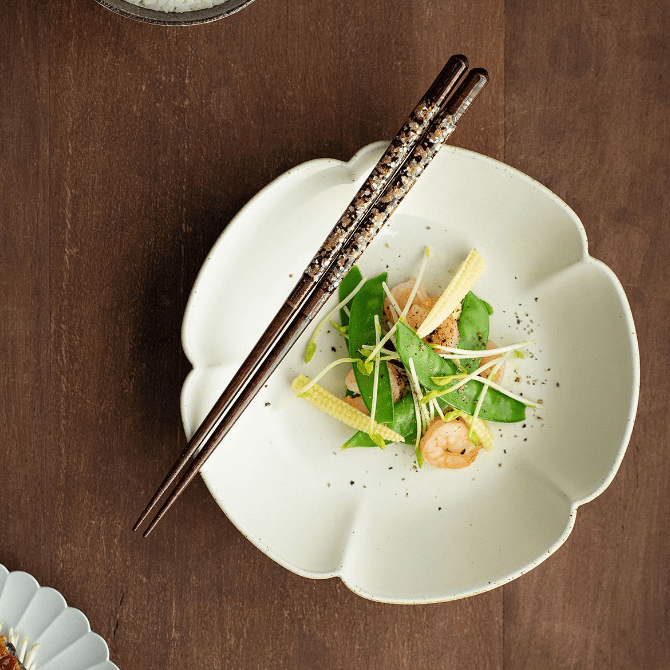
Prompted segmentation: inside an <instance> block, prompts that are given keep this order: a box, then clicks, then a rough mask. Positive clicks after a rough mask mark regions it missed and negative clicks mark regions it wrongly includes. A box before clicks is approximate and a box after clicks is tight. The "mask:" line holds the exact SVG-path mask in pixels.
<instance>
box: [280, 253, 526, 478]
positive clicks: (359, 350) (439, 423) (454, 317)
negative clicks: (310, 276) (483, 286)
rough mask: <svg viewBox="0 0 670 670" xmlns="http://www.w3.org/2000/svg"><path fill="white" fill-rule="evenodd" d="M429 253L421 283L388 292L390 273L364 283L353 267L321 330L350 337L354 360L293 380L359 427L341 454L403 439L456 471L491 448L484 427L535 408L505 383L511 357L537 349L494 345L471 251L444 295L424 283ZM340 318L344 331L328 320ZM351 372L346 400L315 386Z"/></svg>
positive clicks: (421, 458) (428, 459)
mask: <svg viewBox="0 0 670 670" xmlns="http://www.w3.org/2000/svg"><path fill="white" fill-rule="evenodd" d="M429 256H430V250H429V249H426V253H425V254H424V258H423V262H422V264H421V267H420V268H419V271H418V273H417V277H416V278H410V279H408V280H406V281H405V282H402V283H400V284H398V285H397V286H395V287H394V288H393V289H389V288H388V285H387V283H386V282H387V279H388V276H387V273H382V274H380V275H379V276H377V277H374V278H372V279H368V280H366V279H365V278H363V276H362V274H361V272H360V270H359V269H358V268H354V270H352V271H351V272H350V273H349V274H348V275H347V277H346V278H345V280H344V281H343V282H342V284H341V286H340V293H339V297H340V303H339V304H338V305H337V306H336V307H335V309H334V310H333V311H331V312H330V313H329V314H328V315H327V316H326V317H325V318H324V319H323V320H322V321H321V323H320V324H319V325H318V326H317V328H316V330H315V332H314V335H313V336H312V339H310V342H309V345H308V349H307V353H306V355H305V361H306V362H309V361H310V360H311V358H312V355H313V353H314V351H315V349H316V337H317V335H318V333H319V332H320V331H321V330H322V329H323V327H324V326H325V325H326V324H327V323H331V325H332V326H333V327H334V328H335V329H336V330H337V331H338V332H339V333H340V334H341V335H342V336H343V337H344V338H345V341H346V346H347V349H348V353H349V356H350V357H345V358H340V359H338V360H336V361H333V362H332V363H330V364H329V365H328V366H326V368H324V370H323V371H321V372H320V373H319V374H318V375H317V376H316V377H315V378H314V379H312V380H310V379H308V378H307V377H305V376H304V375H300V376H299V377H296V379H295V380H294V381H293V384H292V387H293V390H294V391H295V392H296V393H297V394H298V395H299V397H301V398H305V399H306V400H308V401H309V402H311V403H312V404H313V405H315V406H317V407H319V408H320V409H322V410H324V411H325V412H326V413H328V414H330V415H331V416H333V417H334V418H335V419H338V420H340V421H342V422H343V423H346V424H347V425H349V426H352V427H354V428H356V429H357V430H358V432H357V433H356V434H355V435H354V436H353V437H351V438H350V439H349V440H347V441H346V442H345V443H344V445H343V446H342V448H343V449H346V448H352V447H374V446H377V447H380V448H381V449H385V448H386V445H387V444H388V443H391V442H404V443H406V444H410V445H412V446H413V447H414V452H415V455H416V460H417V463H418V466H419V467H421V466H422V465H423V464H424V462H425V463H427V464H428V465H432V466H435V467H438V468H449V469H459V468H464V467H467V466H469V465H471V464H472V463H473V462H474V460H475V458H476V457H477V453H478V451H479V450H480V449H482V448H483V449H485V450H487V451H490V450H491V449H492V448H493V434H492V433H491V431H490V429H489V427H488V425H487V423H486V421H494V422H504V423H518V422H520V421H523V420H524V419H525V418H526V407H533V408H534V407H536V406H537V403H536V402H533V401H530V400H528V399H526V398H523V397H522V396H520V395H518V394H515V393H513V392H512V391H509V390H507V389H505V388H504V387H503V386H501V385H500V384H499V382H500V381H501V379H502V376H503V373H504V367H505V361H506V360H507V359H508V358H509V356H510V355H516V356H519V357H523V354H522V353H521V350H522V349H524V348H525V347H527V346H528V345H529V344H531V343H530V342H528V341H523V342H519V343H516V344H512V345H507V346H505V347H502V348H498V347H497V346H496V345H495V344H494V343H493V341H492V340H490V339H489V316H490V315H491V314H492V313H493V308H492V307H491V305H490V304H489V303H487V302H486V301H484V300H482V299H480V298H479V297H477V296H476V295H475V294H474V293H473V292H472V290H471V289H472V288H473V285H474V284H475V282H476V281H477V279H478V278H479V277H480V275H481V274H482V273H483V271H484V260H483V259H482V257H481V256H480V255H479V253H478V252H477V251H476V250H474V249H473V250H472V251H471V252H470V254H469V255H468V257H467V258H466V259H465V260H464V261H463V263H462V264H461V266H460V267H459V269H458V271H457V272H456V274H455V275H454V277H453V279H452V280H451V282H450V283H449V285H448V286H447V288H446V289H445V290H444V292H443V293H442V295H441V296H439V297H437V296H431V295H429V293H428V292H427V290H426V288H425V287H424V286H423V285H422V284H421V279H422V277H423V274H424V271H425V268H426V264H427V262H428V259H429ZM338 311H339V313H340V324H339V325H338V324H335V323H333V322H332V321H331V319H332V317H333V316H335V313H336V312H338ZM341 363H345V364H348V365H351V370H350V372H349V374H348V375H347V378H346V386H347V395H346V397H345V398H344V399H339V398H337V397H336V396H333V395H332V394H330V393H329V392H328V391H326V389H324V388H322V387H321V386H320V385H319V384H317V382H318V381H319V380H320V379H321V377H323V376H324V375H325V374H327V373H328V372H329V371H330V370H331V369H333V368H334V367H335V366H337V365H338V364H341Z"/></svg>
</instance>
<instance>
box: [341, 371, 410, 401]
mask: <svg viewBox="0 0 670 670" xmlns="http://www.w3.org/2000/svg"><path fill="white" fill-rule="evenodd" d="M388 370H389V379H390V380H391V393H392V395H393V402H394V403H396V402H398V400H400V398H401V397H402V394H403V392H404V390H405V379H404V377H403V375H402V374H401V373H400V371H399V370H398V368H397V367H395V365H392V364H390V363H389V364H388ZM344 383H345V384H346V386H347V388H348V389H349V390H350V391H351V392H352V393H357V394H360V390H359V389H358V384H357V383H356V375H355V374H354V371H353V369H351V370H349V374H347V378H346V379H345V380H344ZM350 404H351V403H350ZM358 409H360V407H358Z"/></svg>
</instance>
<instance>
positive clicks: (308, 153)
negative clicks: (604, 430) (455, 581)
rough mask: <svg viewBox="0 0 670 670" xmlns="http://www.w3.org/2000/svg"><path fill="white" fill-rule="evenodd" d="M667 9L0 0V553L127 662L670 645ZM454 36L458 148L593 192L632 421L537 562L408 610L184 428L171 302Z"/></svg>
mask: <svg viewBox="0 0 670 670" xmlns="http://www.w3.org/2000/svg"><path fill="white" fill-rule="evenodd" d="M669 35H670V5H668V3H667V2H666V1H665V0H639V1H637V0H632V2H629V3H619V2H615V1H614V0H605V1H604V2H599V3H595V2H587V1H586V0H566V2H564V3H555V2H550V1H549V0H537V2H526V1H525V0H505V1H503V0H474V1H473V2H466V1H465V0H407V1H405V2H388V1H384V0H356V1H355V2H354V1H353V0H348V1H344V2H335V3H327V2H323V0H257V1H256V2H255V3H253V4H252V5H250V6H249V7H248V8H246V9H245V10H243V11H242V12H240V13H238V14H235V15H234V16H232V17H229V18H227V19H225V20H222V21H218V22H215V23H212V24H208V25H204V26H197V27H191V28H163V27H156V26H150V25H146V24H142V23H138V22H134V21H131V20H128V19H124V18H122V17H119V16H117V15H115V14H113V13H111V12H109V11H107V10H105V9H104V8H102V7H101V6H99V5H98V4H97V3H96V2H94V0H58V2H51V3H46V2H44V1H43V0H22V1H21V2H6V3H3V4H2V7H0V100H1V107H0V142H1V145H0V146H1V150H0V347H1V349H0V352H1V355H0V406H1V407H2V411H3V415H2V418H3V421H2V424H1V426H0V444H2V445H3V447H2V449H3V451H4V460H5V464H6V472H7V475H6V478H5V482H4V496H3V497H4V500H5V503H4V505H3V511H4V514H3V520H4V527H3V539H2V542H0V563H2V564H4V565H5V566H6V567H7V568H8V569H10V570H25V571H27V572H30V573H31V574H33V575H34V576H35V577H36V578H37V579H38V580H39V582H40V583H42V584H45V585H49V586H52V587H54V588H56V589H58V590H59V591H60V592H61V593H62V594H63V595H64V596H65V598H66V599H67V601H68V603H69V604H70V605H72V606H74V607H77V608H79V609H81V610H82V611H84V612H85V613H86V615H87V616H88V617H89V620H90V622H91V627H92V629H93V630H94V631H96V632H98V633H99V634H100V635H102V637H103V638H105V640H106V641H107V643H108V644H109V647H110V654H111V659H112V661H113V662H114V663H116V664H117V665H118V666H119V668H121V670H123V669H124V668H126V669H127V668H136V667H137V668H145V669H146V670H152V669H154V668H155V669H158V668H160V669H161V670H167V669H171V668H175V669H176V668H182V667H186V666H194V667H204V668H231V669H232V668H235V669H240V670H242V669H244V670H247V669H249V670H250V669H252V668H253V669H256V668H258V669H261V668H263V669H264V668H299V669H303V668H304V669H307V668H310V669H311V668H338V669H340V668H341V669H354V668H389V669H391V670H393V669H396V668H421V669H423V670H429V669H430V670H433V669H438V668H476V669H492V670H537V669H538V668H546V669H550V668H551V669H554V668H557V669H558V668H560V669H563V668H578V669H581V668H608V669H609V668H614V669H617V670H629V669H644V670H664V669H667V668H668V667H670V592H669V586H670V579H669V576H670V575H669V561H670V540H669V539H668V538H669V535H668V532H667V529H668V527H670V484H668V472H669V471H670V435H669V431H668V421H667V418H666V416H667V405H668V401H669V400H670V381H669V380H670V366H669V364H668V360H669V359H668V355H667V353H666V351H665V347H664V345H663V342H664V335H663V333H664V331H665V329H666V314H667V312H668V307H669V306H668V295H669V292H668V289H669V288H670V286H669V280H668V271H667V265H668V259H669V258H670V253H669V252H670V249H669V240H670V231H669V226H668V221H669V218H670V215H669V214H668V212H669V211H670V196H669V195H668V193H669V190H668V183H669V182H670V159H669V158H668V153H669V152H668V147H669V146H670V81H669V76H668V73H669V72H670V41H669V37H668V36H669ZM452 53H465V54H467V55H468V57H469V58H470V62H471V64H472V65H477V66H481V67H485V68H487V69H488V71H489V73H490V75H491V85H490V86H489V87H488V88H487V90H486V94H485V95H483V96H482V99H481V100H480V101H478V103H477V105H476V106H475V107H474V108H473V110H472V112H471V113H470V114H469V115H468V118H467V119H466V120H465V121H464V122H463V124H462V126H461V127H460V128H459V130H458V132H457V134H456V135H455V136H454V143H455V144H458V145H460V146H464V147H467V148H470V149H473V150H476V151H478V152H481V153H483V154H486V155H489V156H492V157H494V158H497V159H500V160H503V161H505V162H507V163H509V164H511V165H513V166H515V167H517V168H519V169H521V170H522V171H524V172H526V173H528V174H529V175H531V176H532V177H534V178H536V179H538V180H539V181H540V182H542V183H544V184H545V185H547V186H548V187H549V188H551V189H552V190H554V191H555V192H556V193H557V194H558V195H559V196H560V197H561V198H563V199H564V200H565V201H566V202H568V204H570V206H571V207H572V208H573V209H574V210H575V211H576V212H577V214H578V215H579V216H580V218H581V220H582V221H583V223H584V227H585V229H586V231H587V234H588V238H589V249H590V253H591V254H592V255H593V256H595V257H596V258H599V259H601V260H603V261H604V262H605V263H607V264H608V265H609V266H610V267H611V268H612V269H613V270H614V272H615V273H616V274H617V275H618V277H619V278H620V280H621V282H622V283H623V286H624V288H625V290H626V292H627V295H628V297H629V299H630V302H631V306H632V309H633V313H634V317H635V320H636V325H637V329H638V335H639V342H640V349H641V358H642V385H641V400H640V409H639V412H638V418H637V423H636V428H635V430H634V432H633V437H632V440H631V443H630V445H629V448H628V451H627V454H626V457H625V458H624V461H623V464H622V466H621V469H620V471H619V473H618V474H617V476H616V478H615V479H614V481H613V483H612V484H611V486H610V487H609V488H608V489H607V490H606V491H605V492H604V493H603V494H602V495H601V496H600V497H599V498H597V499H596V500H595V501H593V502H591V503H588V504H587V505H585V506H583V507H582V508H580V511H579V514H578V518H577V523H576V526H575V528H574V531H573V532H572V534H571V535H570V537H569V539H568V540H567V542H566V543H565V544H564V545H563V546H562V547H561V548H560V549H559V550H558V551H557V552H556V553H555V554H554V555H553V556H551V557H550V558H549V559H548V560H547V561H545V562H544V563H542V564H541V565H540V566H539V567H538V568H536V569H535V570H533V571H531V572H530V573H528V574H526V575H524V576H523V577H521V578H520V579H518V580H516V581H514V582H512V583H510V584H508V585H507V586H505V587H503V588H499V589H496V590H494V591H491V592H489V593H485V594H482V595H479V596H475V597H472V598H469V599H466V600H462V601H457V602H452V603H441V604H435V605H422V606H392V605H384V604H380V603H374V602H370V601H367V600H363V599H361V598H360V597H358V596H355V595H354V594H352V593H351V592H350V591H349V590H348V589H347V588H346V587H345V586H344V585H343V584H342V583H341V582H339V581H338V580H335V579H331V580H321V581H311V580H307V579H304V578H301V577H298V576H296V575H294V574H292V573H290V572H288V571H287V570H285V569H283V568H281V567H279V566H278V565H276V564H275V563H273V562H272V561H271V560H270V559H269V558H267V557H266V556H265V555H264V554H262V553H261V552H260V551H258V550H257V549H256V548H255V547H254V546H253V545H252V544H251V543H250V542H248V541H247V540H246V539H245V538H244V537H243V536H242V535H241V534H240V533H239V532H238V531H237V530H236V529H235V528H234V527H233V525H232V524H231V523H230V522H229V521H228V520H227V519H226V517H225V516H224V515H223V514H222V512H221V511H220V509H219V508H218V507H217V505H216V503H215V502H214V500H213V499H212V498H211V497H210V495H209V494H208V492H207V490H206V488H205V486H204V485H203V484H202V482H201V481H200V480H199V479H198V480H197V481H196V482H194V484H193V485H192V486H191V487H190V488H189V490H188V491H187V493H186V494H185V495H184V496H183V498H182V499H180V501H179V502H178V504H177V505H175V507H174V508H173V510H171V512H170V514H169V515H168V516H167V517H166V518H165V519H164V520H163V522H162V523H161V525H160V526H159V527H158V528H157V530H156V531H155V532H154V533H153V534H152V536H151V537H150V538H149V539H148V540H143V539H142V537H141V536H139V535H136V534H133V533H132V532H131V530H130V528H131V526H132V524H133V522H134V520H135V519H136V517H137V515H138V514H139V512H140V511H141V509H142V508H143V506H144V504H145V502H146V501H147V500H148V498H149V497H150V494H151V493H152V492H153V490H154V488H155V487H156V486H157V485H158V483H159V482H160V480H161V478H162V476H163V475H164V474H165V472H166V471H167V470H168V468H169V466H170V465H171V464H172V462H173V461H174V459H175V458H176V456H177V455H178V454H179V452H180V451H181V449H182V448H183V446H184V436H183V433H182V428H181V423H180V417H179V404H178V402H179V392H180V388H181V384H182V382H183V380H184V377H185V375H186V373H187V372H188V369H189V366H188V363H187V361H186V359H185V358H184V356H183V354H182V352H181V346H180V326H181V319H182V315H183V310H184V307H185V304H186V300H187V298H188V295H189V292H190V289H191V286H192V284H193V281H194V279H195V276H196V274H197V272H198V270H199V268H200V266H201V264H202V262H203V260H204V259H205V257H206V255H207V252H208V250H209V249H210V248H211V246H212V244H213V243H214V241H215V240H216V239H217V237H218V236H219V234H220V233H221V231H222V230H223V229H224V228H225V226H226V224H227V223H228V222H229V221H230V219H231V218H232V217H233V216H234V214H235V213H236V212H237V211H238V210H239V208H240V207H241V206H242V205H243V204H244V203H245V202H246V201H247V200H249V198H250V197H251V196H252V195H253V194H254V193H256V192H257V191H258V190H259V189H260V188H261V187H263V186H264V185H265V184H267V183H268V182H269V181H270V180H272V179H273V178H275V177H276V176H278V175H279V174H281V173H283V172H284V171H285V170H287V169H288V168H290V167H292V166H294V165H296V164H298V163H301V162H303V161H305V160H309V159H312V158H320V157H324V156H328V157H332V158H337V159H344V160H346V159H349V158H350V157H351V155H352V154H353V153H355V151H356V150H358V149H359V148H360V147H362V146H363V145H365V144H367V143H369V142H371V141H375V140H379V139H384V138H390V137H391V136H392V135H393V134H394V133H395V131H396V130H397V129H398V127H399V126H400V124H401V122H402V120H403V119H404V116H405V115H406V114H407V112H408V111H409V110H410V109H411V107H412V106H413V104H414V102H415V101H416V100H417V99H418V98H419V97H420V95H421V94H422V93H423V91H424V90H425V88H426V87H427V85H428V84H429V83H430V82H431V81H432V78H433V77H434V75H435V74H436V72H437V71H438V70H439V68H440V67H441V65H442V64H443V63H444V61H445V60H446V58H447V57H448V56H449V55H450V54H452Z"/></svg>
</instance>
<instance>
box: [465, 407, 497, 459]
mask: <svg viewBox="0 0 670 670" xmlns="http://www.w3.org/2000/svg"><path fill="white" fill-rule="evenodd" d="M461 419H463V421H465V423H467V424H468V426H470V427H471V428H472V430H473V431H474V433H475V435H476V436H477V440H478V444H480V445H481V447H482V449H486V451H491V449H493V433H492V432H491V430H490V429H489V427H488V426H487V425H486V423H485V422H484V421H483V420H482V419H475V420H474V421H473V420H472V417H471V416H470V415H469V414H461Z"/></svg>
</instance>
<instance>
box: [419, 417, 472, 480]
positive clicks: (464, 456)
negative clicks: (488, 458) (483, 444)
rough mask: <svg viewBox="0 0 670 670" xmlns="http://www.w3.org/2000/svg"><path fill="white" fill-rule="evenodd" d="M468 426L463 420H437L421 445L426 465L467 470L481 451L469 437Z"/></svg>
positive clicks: (430, 427)
mask: <svg viewBox="0 0 670 670" xmlns="http://www.w3.org/2000/svg"><path fill="white" fill-rule="evenodd" d="M468 431H469V428H468V425H467V424H466V423H465V421H462V420H461V419H453V420H452V421H442V419H435V421H433V423H431V424H430V426H428V430H427V431H426V433H425V435H424V436H423V437H422V438H421V443H420V445H419V447H420V449H421V453H423V458H424V461H425V462H426V463H428V464H429V465H432V466H434V467H436V468H451V469H457V468H466V467H467V466H468V465H470V464H471V463H472V462H473V461H474V460H475V458H477V452H478V451H479V449H480V445H475V444H473V443H472V442H471V441H470V438H469V437H468Z"/></svg>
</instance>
